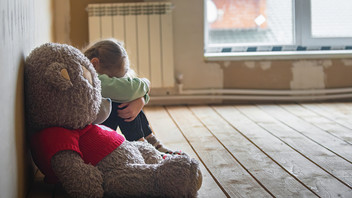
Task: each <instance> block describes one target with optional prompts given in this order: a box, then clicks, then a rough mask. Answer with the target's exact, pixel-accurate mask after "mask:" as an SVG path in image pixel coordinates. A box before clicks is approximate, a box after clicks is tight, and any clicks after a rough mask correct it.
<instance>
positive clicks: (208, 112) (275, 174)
mask: <svg viewBox="0 0 352 198" xmlns="http://www.w3.org/2000/svg"><path fill="white" fill-rule="evenodd" d="M190 109H191V110H192V112H194V113H195V115H196V116H197V117H198V118H199V120H201V122H203V123H204V125H205V126H206V127H207V128H208V129H209V130H210V131H211V132H212V134H213V135H214V136H216V138H217V139H218V140H219V141H221V143H222V144H223V145H224V146H225V147H226V149H227V150H229V151H230V152H231V153H232V155H233V156H234V157H235V158H236V159H237V160H238V161H239V162H240V163H241V164H242V165H243V166H244V167H245V168H246V169H247V170H248V171H249V172H251V174H252V175H253V176H254V177H255V178H256V179H257V180H259V182H260V183H262V185H263V186H265V188H266V189H268V191H270V192H271V194H273V196H275V197H311V196H315V195H314V193H313V192H311V191H310V190H309V189H307V187H306V186H304V185H302V184H301V183H300V182H299V181H297V180H296V179H295V178H294V177H292V176H291V175H290V174H289V173H287V172H286V171H285V170H284V169H282V168H281V167H280V166H279V165H278V164H277V163H276V162H275V161H273V160H272V159H271V158H270V157H268V156H267V155H266V154H265V153H263V152H262V150H260V149H259V148H258V147H256V145H254V144H253V143H252V142H250V141H249V140H248V139H246V138H245V137H244V136H243V135H241V133H239V132H238V131H237V130H236V129H234V128H233V127H232V126H231V125H230V124H228V123H227V122H226V121H225V120H224V119H223V118H221V117H220V116H219V115H218V114H217V113H216V112H215V111H214V110H213V109H212V108H210V107H209V106H193V107H190Z"/></svg>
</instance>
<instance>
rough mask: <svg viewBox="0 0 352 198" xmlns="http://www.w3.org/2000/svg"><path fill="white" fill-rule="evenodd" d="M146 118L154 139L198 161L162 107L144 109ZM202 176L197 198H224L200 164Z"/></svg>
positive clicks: (218, 187) (223, 194)
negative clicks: (154, 136)
mask: <svg viewBox="0 0 352 198" xmlns="http://www.w3.org/2000/svg"><path fill="white" fill-rule="evenodd" d="M144 110H145V112H146V116H147V118H148V120H149V122H150V125H151V127H152V129H153V132H154V133H155V135H156V137H157V138H158V139H159V140H160V141H161V142H162V143H163V144H164V145H165V146H167V147H169V148H170V149H174V150H181V151H183V152H186V153H187V154H188V155H190V156H192V157H194V158H195V159H197V160H198V161H200V160H199V158H198V156H197V155H196V154H195V152H194V151H193V149H192V147H191V145H189V144H188V142H187V141H186V139H185V138H184V137H183V135H182V133H181V132H180V130H179V129H178V128H177V126H176V125H175V123H174V122H173V120H172V119H171V118H170V116H169V115H168V113H167V112H166V110H165V108H163V107H146V108H145V109H144ZM200 165H201V171H202V175H203V183H202V187H201V189H200V190H199V191H198V195H199V197H209V198H212V197H218V198H221V197H226V195H225V193H224V192H223V191H222V190H221V188H220V186H219V185H218V184H217V183H216V182H215V181H214V179H213V178H212V176H211V175H210V174H209V172H208V170H207V169H206V168H205V166H204V165H203V164H202V163H200Z"/></svg>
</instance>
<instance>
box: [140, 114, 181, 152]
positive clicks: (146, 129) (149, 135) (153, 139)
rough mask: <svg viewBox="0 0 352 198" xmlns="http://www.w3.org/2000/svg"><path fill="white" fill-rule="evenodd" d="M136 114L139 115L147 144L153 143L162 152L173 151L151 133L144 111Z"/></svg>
mask: <svg viewBox="0 0 352 198" xmlns="http://www.w3.org/2000/svg"><path fill="white" fill-rule="evenodd" d="M138 116H139V117H140V120H141V123H142V129H143V132H144V137H145V139H146V140H147V141H148V142H149V144H151V145H153V146H154V147H155V148H156V149H157V150H158V151H160V152H163V153H170V154H173V153H175V152H174V151H173V150H171V149H169V148H167V147H165V145H163V144H162V143H161V142H160V141H159V140H158V139H157V138H156V137H155V136H154V134H153V131H152V129H151V128H150V126H149V122H148V119H147V117H146V116H145V114H144V112H143V111H141V112H140V113H139V114H138Z"/></svg>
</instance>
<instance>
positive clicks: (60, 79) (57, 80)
mask: <svg viewBox="0 0 352 198" xmlns="http://www.w3.org/2000/svg"><path fill="white" fill-rule="evenodd" d="M44 78H45V81H46V82H47V83H48V84H50V85H52V86H53V87H55V88H58V89H60V90H62V91H65V90H67V89H69V88H71V87H73V84H72V82H71V79H70V75H69V73H68V71H67V69H66V67H65V64H62V63H58V62H54V63H51V64H50V65H49V66H48V68H47V70H46V71H45V73H44Z"/></svg>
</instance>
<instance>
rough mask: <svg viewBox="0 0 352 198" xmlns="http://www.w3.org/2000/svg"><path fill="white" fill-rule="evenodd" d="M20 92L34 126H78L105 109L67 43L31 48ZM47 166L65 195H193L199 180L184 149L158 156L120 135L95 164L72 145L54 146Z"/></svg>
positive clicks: (87, 67) (85, 66) (87, 66)
mask: <svg viewBox="0 0 352 198" xmlns="http://www.w3.org/2000/svg"><path fill="white" fill-rule="evenodd" d="M87 71H88V72H87ZM25 96H26V121H27V123H28V126H29V127H30V128H31V129H34V130H35V131H39V130H42V129H45V128H47V127H63V128H67V129H80V128H84V127H85V126H87V125H88V124H91V123H93V122H94V121H95V120H96V119H98V120H101V116H103V117H104V115H100V114H106V113H104V112H107V113H109V112H108V111H106V109H105V110H104V111H100V112H99V109H100V106H101V105H103V104H105V103H101V100H102V98H101V92H100V81H99V80H98V77H97V74H96V72H95V70H94V68H93V66H92V65H91V63H90V62H89V60H88V59H87V58H85V57H84V55H83V54H82V53H81V52H80V51H79V50H78V49H76V48H74V47H72V46H69V45H63V44H55V43H47V44H44V45H42V46H40V47H38V48H36V49H34V50H33V51H32V52H31V54H30V55H29V56H28V57H27V59H26V66H25ZM102 108H104V107H102ZM102 112H103V113H102ZM98 113H99V116H98V118H97V115H98ZM99 117H100V118H99ZM105 117H106V115H105ZM94 123H95V122H94ZM51 167H52V169H53V171H54V173H55V175H56V176H57V177H58V178H59V181H60V182H61V183H62V185H63V187H64V189H65V190H66V191H67V193H68V194H69V195H70V196H71V197H82V198H83V197H84V198H86V197H103V196H105V197H195V196H196V195H197V191H198V189H199V188H200V186H201V183H202V175H201V172H200V169H199V164H198V162H197V161H196V160H194V159H192V158H190V157H189V156H188V155H180V156H171V157H169V158H167V159H162V158H161V156H160V153H158V151H156V150H155V149H154V147H152V146H151V145H149V144H147V143H144V142H128V141H124V142H123V143H122V144H121V145H120V146H119V147H117V148H116V149H115V150H113V151H112V152H111V153H110V154H108V155H107V156H105V157H104V158H103V159H102V160H101V161H100V162H99V163H98V164H97V165H96V166H93V165H91V164H87V163H85V162H84V161H83V159H82V158H81V156H80V155H79V154H78V153H77V152H75V151H71V150H63V151H59V152H57V153H55V155H54V156H53V157H52V158H51Z"/></svg>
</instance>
